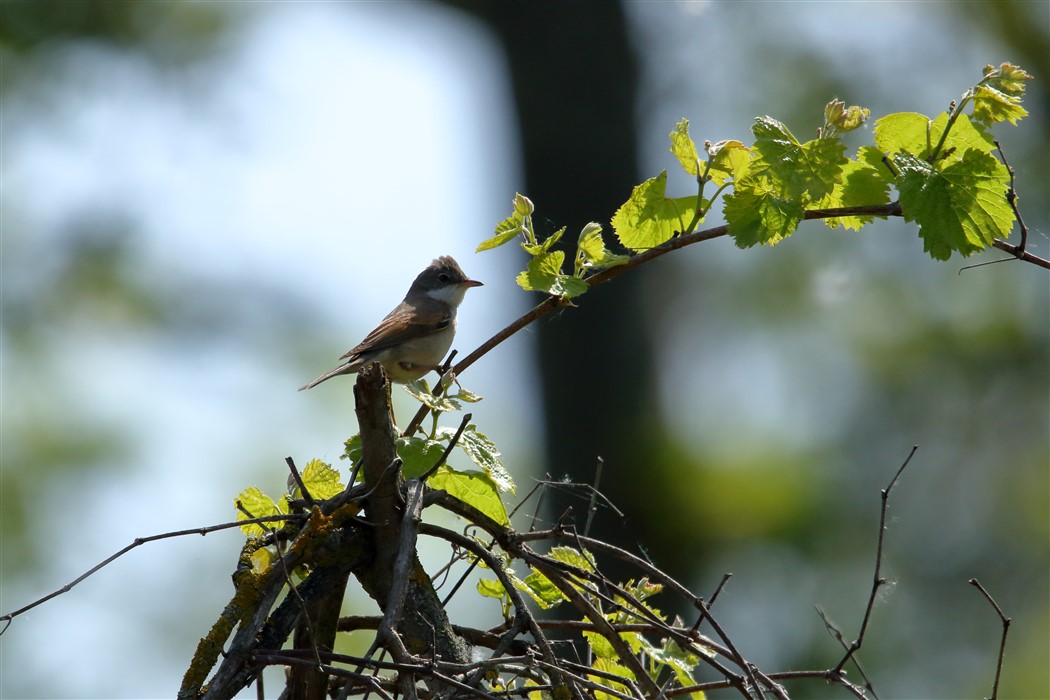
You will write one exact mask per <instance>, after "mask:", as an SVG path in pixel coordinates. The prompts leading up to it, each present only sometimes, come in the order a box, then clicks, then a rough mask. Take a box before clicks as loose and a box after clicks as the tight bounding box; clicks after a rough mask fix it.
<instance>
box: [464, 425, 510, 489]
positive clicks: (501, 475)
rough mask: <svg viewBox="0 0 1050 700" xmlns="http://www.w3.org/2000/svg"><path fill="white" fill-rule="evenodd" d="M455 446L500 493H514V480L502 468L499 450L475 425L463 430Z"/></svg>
mask: <svg viewBox="0 0 1050 700" xmlns="http://www.w3.org/2000/svg"><path fill="white" fill-rule="evenodd" d="M457 445H458V447H460V448H461V449H462V450H463V451H464V452H465V453H466V454H467V456H468V457H470V461H472V462H473V463H474V464H476V465H478V466H479V467H481V469H482V470H483V471H484V472H485V473H486V474H488V475H489V477H491V478H492V481H493V483H495V484H496V486H497V488H499V490H500V491H509V492H511V493H514V489H515V488H516V487H515V485H514V479H513V478H511V475H510V473H509V472H508V471H507V469H506V467H504V466H503V461H502V460H501V459H500V457H501V455H500V452H499V450H498V449H496V445H495V443H493V442H492V440H489V439H488V438H487V437H485V435H484V433H482V432H480V431H479V430H478V427H477V426H476V425H474V424H470V425H468V426H467V427H466V428H465V429H464V430H463V434H462V435H461V436H460V438H459V442H458V443H457Z"/></svg>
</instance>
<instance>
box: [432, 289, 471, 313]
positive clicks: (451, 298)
mask: <svg viewBox="0 0 1050 700" xmlns="http://www.w3.org/2000/svg"><path fill="white" fill-rule="evenodd" d="M466 293H467V287H465V286H463V285H462V284H446V285H445V286H444V287H438V288H437V289H428V290H427V291H426V295H427V296H428V297H430V298H431V299H436V300H437V301H443V302H445V303H446V304H448V305H449V306H451V307H452V309H453V310H455V308H456V307H457V306H459V305H460V304H462V303H463V296H464V295H465V294H466Z"/></svg>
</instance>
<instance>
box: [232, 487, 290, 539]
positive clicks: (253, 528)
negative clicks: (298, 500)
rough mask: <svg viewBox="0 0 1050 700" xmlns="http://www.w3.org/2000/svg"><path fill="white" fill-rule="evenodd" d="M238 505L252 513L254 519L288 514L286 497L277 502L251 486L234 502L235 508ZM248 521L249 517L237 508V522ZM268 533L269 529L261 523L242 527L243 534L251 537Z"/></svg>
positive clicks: (277, 525)
mask: <svg viewBox="0 0 1050 700" xmlns="http://www.w3.org/2000/svg"><path fill="white" fill-rule="evenodd" d="M237 503H240V504H241V506H242V507H243V508H244V510H246V511H248V513H251V517H252V518H265V517H267V516H269V515H282V514H284V513H287V512H288V498H287V497H286V496H281V499H280V500H279V501H276V502H275V501H274V500H273V499H272V498H270V497H269V496H267V495H266V494H265V493H263V492H262V491H260V490H259V489H258V488H256V487H254V486H249V487H248V488H246V489H245V490H243V491H241V492H240V494H238V495H237V498H236V499H235V500H234V507H236V505H237ZM248 519H249V517H248V515H247V514H245V513H244V511H242V510H241V508H237V520H238V521H241V520H248ZM279 526H280V523H277V524H275V527H279ZM267 531H268V530H267V528H265V527H263V526H262V525H260V524H259V523H249V524H247V525H241V532H243V533H244V534H246V535H248V536H249V537H261V536H262V535H265V534H266V533H267Z"/></svg>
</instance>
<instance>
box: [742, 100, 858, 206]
mask: <svg viewBox="0 0 1050 700" xmlns="http://www.w3.org/2000/svg"><path fill="white" fill-rule="evenodd" d="M751 131H752V132H753V133H754V134H755V136H756V137H757V140H756V141H755V145H754V146H753V147H752V149H751V150H752V153H753V154H754V155H755V159H754V160H753V161H752V163H751V168H750V172H749V174H748V178H749V179H759V178H762V179H765V180H767V181H768V185H767V186H766V189H767V190H768V191H769V192H771V193H772V194H775V195H777V196H778V197H784V198H786V199H792V200H801V201H802V203H803V204H806V203H808V202H809V201H812V200H816V199H820V198H821V197H824V196H825V195H827V194H829V193H830V192H831V191H832V190H833V189H834V187H835V184H836V183H837V182H838V181H839V179H840V176H841V174H842V163H843V162H844V160H845V152H846V147H845V146H844V145H843V144H842V142H841V141H839V139H837V138H823V139H814V140H813V141H807V142H806V143H804V144H803V143H799V142H798V140H797V139H795V137H794V136H793V135H792V134H791V132H790V131H788V129H787V127H786V126H784V125H783V124H781V123H780V122H778V121H777V120H776V119H773V118H771V117H759V118H758V119H756V120H755V125H754V126H753V127H751Z"/></svg>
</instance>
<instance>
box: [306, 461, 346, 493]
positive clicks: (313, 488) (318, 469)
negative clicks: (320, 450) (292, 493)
mask: <svg viewBox="0 0 1050 700" xmlns="http://www.w3.org/2000/svg"><path fill="white" fill-rule="evenodd" d="M302 477H303V483H304V484H305V485H306V490H307V491H309V493H310V495H311V496H312V497H313V498H315V499H316V500H319V501H326V500H328V499H329V498H332V497H334V496H338V495H339V494H340V493H342V492H343V484H342V482H341V481H340V480H339V472H337V471H336V470H334V469H332V467H331V465H329V464H325V463H324V462H322V461H321V460H319V459H311V460H310V461H309V462H307V463H306V467H304V468H303V473H302ZM298 490H299V489H298V488H296V492H298ZM298 497H300V498H301V497H302V494H298Z"/></svg>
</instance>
